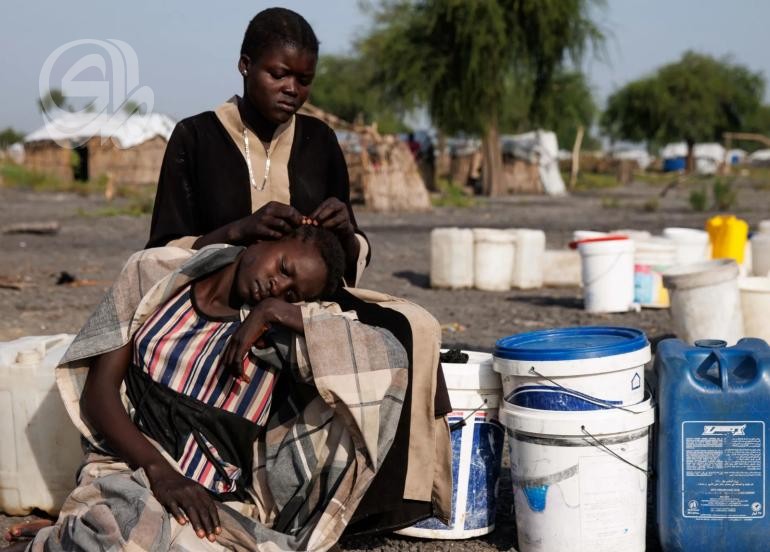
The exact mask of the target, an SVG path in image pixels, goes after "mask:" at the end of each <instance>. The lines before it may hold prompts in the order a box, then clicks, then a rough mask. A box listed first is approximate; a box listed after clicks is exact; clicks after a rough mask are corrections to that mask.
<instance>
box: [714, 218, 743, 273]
mask: <svg viewBox="0 0 770 552" xmlns="http://www.w3.org/2000/svg"><path fill="white" fill-rule="evenodd" d="M706 231H707V232H708V235H709V239H710V240H711V258H712V259H735V261H736V262H737V263H738V264H743V257H744V253H745V251H746V241H747V240H748V239H749V224H748V223H747V222H746V221H745V220H743V219H739V218H737V217H736V216H735V215H717V216H715V217H711V218H710V219H708V221H706Z"/></svg>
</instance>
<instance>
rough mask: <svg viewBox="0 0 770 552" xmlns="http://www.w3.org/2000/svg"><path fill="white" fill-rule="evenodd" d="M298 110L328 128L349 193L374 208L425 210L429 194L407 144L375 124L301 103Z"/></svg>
mask: <svg viewBox="0 0 770 552" xmlns="http://www.w3.org/2000/svg"><path fill="white" fill-rule="evenodd" d="M301 111H302V112H303V113H305V114H307V115H312V116H313V117H317V118H319V119H321V120H322V121H324V122H325V123H326V124H328V125H329V126H330V127H332V128H333V129H334V130H335V131H336V132H337V136H338V137H339V141H340V146H341V147H342V152H343V153H344V155H345V161H346V163H347V166H348V173H349V174H350V194H351V199H352V200H353V201H358V202H361V203H363V204H364V205H366V206H367V207H369V208H370V209H372V210H374V211H426V210H429V209H430V208H431V204H430V196H429V195H428V190H427V188H426V187H425V182H424V181H423V179H422V177H421V176H420V172H419V169H418V167H417V163H416V161H415V159H414V156H413V155H412V152H411V151H410V150H409V147H408V146H407V145H406V144H405V143H404V142H402V141H401V140H399V139H398V138H397V137H396V136H393V135H385V136H382V135H380V134H379V133H378V132H377V127H376V125H371V126H363V125H354V124H351V123H348V122H346V121H343V120H342V119H340V118H339V117H336V116H334V115H332V114H330V113H326V112H325V111H323V110H321V109H319V108H317V107H315V106H313V105H310V104H307V103H306V104H305V105H304V106H303V107H302V109H301Z"/></svg>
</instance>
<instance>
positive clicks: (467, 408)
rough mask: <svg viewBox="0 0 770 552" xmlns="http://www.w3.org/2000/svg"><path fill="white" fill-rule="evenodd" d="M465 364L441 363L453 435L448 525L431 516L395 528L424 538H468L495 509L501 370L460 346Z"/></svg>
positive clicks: (486, 524) (485, 529)
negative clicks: (450, 515) (405, 526)
mask: <svg viewBox="0 0 770 552" xmlns="http://www.w3.org/2000/svg"><path fill="white" fill-rule="evenodd" d="M465 352H466V353H467V354H468V356H469V358H468V363H467V364H452V363H442V364H441V367H442V370H443V371H444V377H445V378H446V384H447V389H448V391H449V399H450V401H451V403H452V407H453V408H454V411H453V412H451V413H450V414H449V425H450V428H451V430H452V431H451V437H452V518H451V520H450V523H449V526H446V525H444V524H443V523H442V522H441V521H439V520H437V519H434V518H431V519H427V520H424V521H421V522H420V523H418V524H416V525H413V526H412V527H408V528H406V529H402V530H400V531H398V533H399V534H401V535H407V536H411V537H418V538H424V539H467V538H471V537H478V536H480V535H486V534H487V533H491V532H492V531H493V530H494V529H495V515H496V513H497V484H498V480H499V477H500V466H501V462H502V458H503V440H504V438H505V435H504V431H503V428H502V426H501V425H500V423H499V421H498V408H499V407H500V376H499V375H498V374H497V373H495V372H494V371H493V370H492V355H490V354H489V353H479V352H474V351H465Z"/></svg>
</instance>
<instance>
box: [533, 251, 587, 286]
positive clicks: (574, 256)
mask: <svg viewBox="0 0 770 552" xmlns="http://www.w3.org/2000/svg"><path fill="white" fill-rule="evenodd" d="M581 283H582V277H581V273H580V253H578V252H577V251H573V250H572V249H548V250H546V252H545V254H544V255H543V284H544V285H546V286H579V285H580V284H581Z"/></svg>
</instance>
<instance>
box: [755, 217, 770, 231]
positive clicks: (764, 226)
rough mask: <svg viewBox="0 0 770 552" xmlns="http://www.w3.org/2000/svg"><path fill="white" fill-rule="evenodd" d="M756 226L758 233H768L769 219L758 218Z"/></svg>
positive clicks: (769, 229)
mask: <svg viewBox="0 0 770 552" xmlns="http://www.w3.org/2000/svg"><path fill="white" fill-rule="evenodd" d="M757 228H758V229H759V233H760V234H770V220H760V221H759V225H757Z"/></svg>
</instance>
